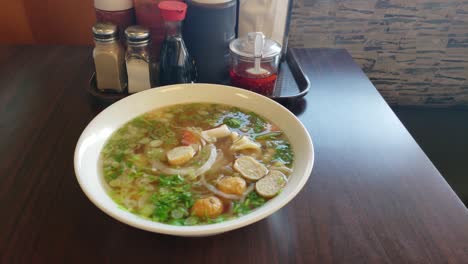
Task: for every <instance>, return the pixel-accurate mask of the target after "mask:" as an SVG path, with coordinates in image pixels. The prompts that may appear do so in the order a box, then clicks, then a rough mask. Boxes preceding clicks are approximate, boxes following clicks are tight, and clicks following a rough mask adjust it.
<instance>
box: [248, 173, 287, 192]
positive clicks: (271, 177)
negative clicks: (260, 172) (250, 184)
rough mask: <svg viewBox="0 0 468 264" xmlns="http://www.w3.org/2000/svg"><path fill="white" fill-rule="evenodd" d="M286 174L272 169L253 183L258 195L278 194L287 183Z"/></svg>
mask: <svg viewBox="0 0 468 264" xmlns="http://www.w3.org/2000/svg"><path fill="white" fill-rule="evenodd" d="M287 182H288V181H287V179H286V176H285V175H284V174H283V173H282V172H280V171H277V170H272V171H270V172H269V173H268V175H267V176H265V177H263V178H262V179H260V180H259V181H258V182H256V183H255V190H256V191H257V193H258V194H259V195H260V196H263V197H265V198H271V197H273V196H275V195H277V194H278V192H279V191H280V190H281V189H283V187H284V186H285V185H286V183H287Z"/></svg>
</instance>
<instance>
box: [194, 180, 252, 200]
mask: <svg viewBox="0 0 468 264" xmlns="http://www.w3.org/2000/svg"><path fill="white" fill-rule="evenodd" d="M200 183H201V184H202V185H204V186H205V187H206V188H207V189H208V190H210V191H211V192H212V193H214V194H216V195H218V196H221V197H223V198H226V199H230V200H241V201H244V199H245V197H247V195H249V193H250V192H252V191H253V189H254V187H255V184H251V185H250V186H249V187H247V189H246V190H245V192H244V193H243V194H242V195H240V196H239V195H235V194H229V193H225V192H222V191H220V190H218V189H217V188H216V187H214V186H213V185H211V184H209V183H207V182H206V180H205V176H204V175H202V176H201V179H200Z"/></svg>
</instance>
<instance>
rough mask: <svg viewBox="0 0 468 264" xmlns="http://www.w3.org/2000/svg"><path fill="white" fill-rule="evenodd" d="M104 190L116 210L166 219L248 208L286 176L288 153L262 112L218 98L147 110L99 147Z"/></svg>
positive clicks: (202, 220) (212, 218)
mask: <svg viewBox="0 0 468 264" xmlns="http://www.w3.org/2000/svg"><path fill="white" fill-rule="evenodd" d="M101 162H102V173H103V179H104V181H105V183H106V184H105V185H106V189H107V190H108V193H109V195H110V196H111V197H112V199H113V200H114V201H115V202H116V203H118V204H119V205H120V206H121V207H122V208H123V209H125V210H128V211H129V212H132V213H134V214H136V215H139V216H141V217H143V218H146V219H150V220H152V221H156V222H160V223H166V224H171V225H200V224H211V223H218V222H222V221H225V220H229V219H233V218H236V217H239V216H241V215H245V214H248V213H249V212H252V211H253V210H255V209H256V208H258V207H261V206H262V205H263V204H265V203H266V202H267V201H268V200H269V199H271V198H273V197H275V196H276V195H277V194H278V193H279V192H281V190H282V189H283V188H284V186H285V185H286V183H287V182H288V176H289V175H290V174H291V172H292V169H293V162H294V154H293V152H292V149H291V146H290V143H289V141H288V139H287V138H286V136H285V135H284V134H283V132H282V131H281V130H280V129H279V128H278V127H277V126H275V125H274V124H273V123H271V122H269V121H268V120H266V119H265V118H263V117H261V116H259V115H257V114H255V113H253V112H250V111H244V110H243V109H239V108H237V107H232V106H227V105H221V104H208V103H197V104H181V105H173V106H169V107H165V108H160V109H156V110H153V111H151V112H147V113H145V114H143V115H141V116H139V117H137V118H135V119H133V120H131V121H130V122H128V123H126V124H125V125H123V126H122V127H121V128H119V129H118V130H117V131H116V132H115V133H114V134H113V135H112V136H111V137H110V139H109V140H108V142H107V143H106V145H105V146H104V148H103V150H102V152H101Z"/></svg>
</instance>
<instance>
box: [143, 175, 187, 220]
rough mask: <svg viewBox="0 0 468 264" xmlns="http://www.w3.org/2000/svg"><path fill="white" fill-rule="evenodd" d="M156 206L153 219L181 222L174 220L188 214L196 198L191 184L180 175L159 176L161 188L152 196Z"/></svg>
mask: <svg viewBox="0 0 468 264" xmlns="http://www.w3.org/2000/svg"><path fill="white" fill-rule="evenodd" d="M151 201H152V203H153V205H154V206H155V209H154V211H153V219H154V220H156V221H159V222H163V223H180V224H181V225H183V221H179V222H178V221H174V220H178V219H182V218H183V217H186V216H188V212H189V210H190V207H192V205H193V203H194V198H193V196H192V193H191V192H190V185H189V184H187V183H186V182H185V180H184V178H182V177H180V176H179V175H168V176H166V175H161V176H159V188H158V191H157V192H155V193H154V194H153V195H152V196H151Z"/></svg>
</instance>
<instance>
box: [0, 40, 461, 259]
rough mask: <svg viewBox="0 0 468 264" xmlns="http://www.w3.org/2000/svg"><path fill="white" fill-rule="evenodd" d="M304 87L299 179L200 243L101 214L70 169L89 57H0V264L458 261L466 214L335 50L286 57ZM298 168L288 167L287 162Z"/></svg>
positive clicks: (11, 50) (1, 52)
mask: <svg viewBox="0 0 468 264" xmlns="http://www.w3.org/2000/svg"><path fill="white" fill-rule="evenodd" d="M293 52H296V55H298V57H300V62H301V63H302V65H303V67H304V68H305V71H306V73H307V74H308V76H309V78H310V80H311V83H312V87H311V91H310V93H309V94H308V95H307V96H306V99H305V100H303V101H299V102H297V103H296V104H295V105H293V106H292V105H291V106H290V107H291V108H292V109H293V110H294V112H296V113H298V116H299V118H300V119H301V120H302V122H303V123H304V124H305V126H306V127H307V129H308V130H309V131H310V133H311V135H312V138H313V141H314V145H315V150H316V161H315V167H314V170H313V173H312V176H311V178H310V179H309V181H308V183H307V184H306V186H305V187H304V189H303V190H302V191H301V192H300V193H299V195H298V196H297V197H296V198H295V199H294V200H293V201H292V202H291V203H289V204H288V205H287V206H285V207H284V208H283V209H281V210H280V211H278V212H277V213H275V214H273V215H272V216H270V217H268V218H267V219H264V220H262V221H260V222H258V223H255V224H252V225H250V226H248V227H245V228H242V229H240V230H236V231H232V232H229V233H225V234H222V235H217V236H212V237H206V238H179V237H171V236H166V235H158V234H153V233H149V232H145V231H141V230H138V229H135V228H132V227H129V226H127V225H125V224H122V223H119V222H118V221H116V220H114V219H112V218H110V217H109V216H107V215H106V214H104V213H103V212H101V211H100V210H99V209H98V208H97V207H95V206H94V205H93V204H92V203H91V202H90V201H89V200H88V199H87V198H86V196H85V195H84V194H83V192H82V191H81V189H80V187H79V186H78V183H77V181H76V179H75V174H74V171H73V152H74V148H75V144H76V142H77V140H78V137H79V135H80V133H81V131H82V130H83V129H84V128H85V126H86V125H87V123H88V122H89V121H91V119H92V118H93V117H94V116H95V115H96V114H97V113H98V112H99V111H100V110H101V109H102V108H103V107H102V106H100V105H97V104H95V103H93V102H92V100H90V99H89V98H88V95H87V94H86V89H85V88H86V85H87V82H88V78H89V76H90V74H91V72H92V66H91V65H92V61H91V57H90V54H91V49H90V48H78V47H35V46H24V47H0V109H1V113H2V115H1V117H0V124H1V125H0V168H1V169H0V212H1V216H0V234H1V235H0V258H1V259H0V262H1V263H120V262H122V263H125V262H127V263H138V262H143V261H144V262H145V263H466V261H467V259H468V211H467V209H466V208H465V207H464V206H463V204H462V203H461V201H460V200H459V199H458V197H457V196H456V195H455V194H454V192H453V191H452V189H451V188H450V187H449V186H448V184H447V183H446V182H445V180H444V179H443V178H442V176H441V175H440V174H439V172H438V171H437V170H436V168H435V167H434V166H433V165H432V164H431V162H430V161H429V159H428V158H427V157H426V155H425V154H424V153H423V151H422V150H421V149H420V148H419V146H418V145H417V144H416V142H415V141H414V140H413V138H412V137H411V136H410V135H409V133H408V132H407V131H406V129H405V128H404V127H403V125H402V124H401V123H400V121H399V120H398V119H397V117H396V116H395V115H394V114H393V112H392V111H391V109H390V108H389V107H388V106H387V104H386V103H385V102H384V100H383V99H382V98H381V96H380V95H379V93H378V92H377V91H376V89H375V88H374V87H373V86H372V84H371V83H370V82H369V80H368V79H367V77H366V76H365V75H364V74H363V72H362V71H361V70H360V69H359V67H358V66H357V65H356V64H355V63H354V62H353V61H352V59H351V57H350V56H349V54H348V53H347V52H345V51H344V50H331V49H314V50H307V49H297V50H294V51H293ZM298 158H300V157H298Z"/></svg>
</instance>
